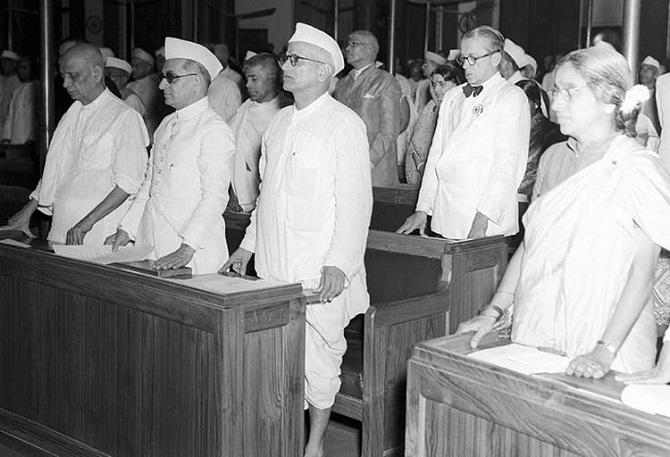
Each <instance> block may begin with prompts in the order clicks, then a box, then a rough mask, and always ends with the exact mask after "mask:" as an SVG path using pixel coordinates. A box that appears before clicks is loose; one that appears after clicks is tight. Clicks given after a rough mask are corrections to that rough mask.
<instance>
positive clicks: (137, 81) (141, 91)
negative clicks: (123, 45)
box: [127, 48, 162, 136]
mask: <svg viewBox="0 0 670 457" xmlns="http://www.w3.org/2000/svg"><path fill="white" fill-rule="evenodd" d="M130 63H131V64H132V66H133V74H132V76H133V80H132V81H130V82H129V83H128V86H127V87H128V89H130V90H132V91H133V92H135V93H136V94H137V96H138V97H140V98H141V99H142V104H143V105H144V107H145V108H146V113H145V114H144V121H145V122H146V124H147V130H148V131H149V136H153V134H154V131H155V130H156V127H157V126H158V123H159V122H160V118H161V108H162V107H161V96H160V91H159V90H158V83H159V81H158V75H157V74H156V73H155V72H154V63H155V60H154V58H153V56H152V55H151V54H149V53H148V52H147V51H145V50H144V49H142V48H135V49H134V50H133V56H132V59H131V60H130Z"/></svg>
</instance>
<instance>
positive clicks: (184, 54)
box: [165, 37, 223, 79]
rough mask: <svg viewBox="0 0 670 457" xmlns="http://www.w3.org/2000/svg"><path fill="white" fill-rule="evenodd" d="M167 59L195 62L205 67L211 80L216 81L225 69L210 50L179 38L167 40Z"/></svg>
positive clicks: (168, 38)
mask: <svg viewBox="0 0 670 457" xmlns="http://www.w3.org/2000/svg"><path fill="white" fill-rule="evenodd" d="M165 59H166V60H170V59H190V60H194V61H196V62H198V63H199V64H200V65H202V66H203V67H205V70H207V73H209V77H210V78H211V79H214V78H215V77H216V75H218V74H219V72H220V71H221V70H222V69H223V65H221V62H219V59H217V58H216V56H215V55H214V54H212V52H211V51H210V50H209V49H207V48H206V47H204V46H202V45H200V44H198V43H194V42H192V41H187V40H181V39H179V38H172V37H167V38H165Z"/></svg>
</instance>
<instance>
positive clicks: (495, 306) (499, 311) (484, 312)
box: [479, 305, 505, 321]
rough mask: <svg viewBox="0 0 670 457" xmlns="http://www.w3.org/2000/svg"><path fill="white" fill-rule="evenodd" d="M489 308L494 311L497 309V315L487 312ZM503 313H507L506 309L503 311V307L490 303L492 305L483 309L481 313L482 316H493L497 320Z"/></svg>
mask: <svg viewBox="0 0 670 457" xmlns="http://www.w3.org/2000/svg"><path fill="white" fill-rule="evenodd" d="M488 310H493V311H495V312H496V314H497V315H496V316H492V315H491V314H486V312H487V311H488ZM503 314H505V311H503V309H502V308H501V307H500V306H497V305H490V306H488V307H486V308H484V310H482V312H481V313H479V315H480V316H485V317H492V318H493V319H495V320H496V321H497V320H498V319H500V317H501V316H502V315H503Z"/></svg>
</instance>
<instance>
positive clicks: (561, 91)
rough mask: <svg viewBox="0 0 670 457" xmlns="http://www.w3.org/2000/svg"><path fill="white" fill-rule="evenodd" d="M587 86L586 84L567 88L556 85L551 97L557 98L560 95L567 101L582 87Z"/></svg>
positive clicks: (551, 91)
mask: <svg viewBox="0 0 670 457" xmlns="http://www.w3.org/2000/svg"><path fill="white" fill-rule="evenodd" d="M586 87H588V86H586V85H584V86H577V87H569V88H567V89H559V88H558V87H556V86H554V88H553V89H551V90H550V91H549V93H550V94H551V98H556V97H558V96H559V95H560V97H561V98H563V99H565V100H567V101H571V100H572V98H573V97H574V96H575V94H576V93H577V92H579V91H580V90H582V89H585V88H586Z"/></svg>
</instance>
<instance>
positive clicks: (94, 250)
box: [52, 244, 153, 265]
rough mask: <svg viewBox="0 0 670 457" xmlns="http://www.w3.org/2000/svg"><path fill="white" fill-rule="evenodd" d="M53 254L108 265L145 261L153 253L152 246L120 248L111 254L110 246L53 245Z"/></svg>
mask: <svg viewBox="0 0 670 457" xmlns="http://www.w3.org/2000/svg"><path fill="white" fill-rule="evenodd" d="M52 247H53V249H54V252H55V253H56V254H57V255H60V256H63V257H69V258H70V259H78V260H86V261H88V262H94V263H101V264H104V265H107V264H109V263H118V262H134V261H136V260H145V259H146V258H147V257H149V255H150V254H151V251H153V247H152V246H122V247H120V248H119V250H118V251H116V252H112V246H110V245H96V246H91V245H76V246H74V245H73V246H68V245H64V244H54V245H53V246H52Z"/></svg>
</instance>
